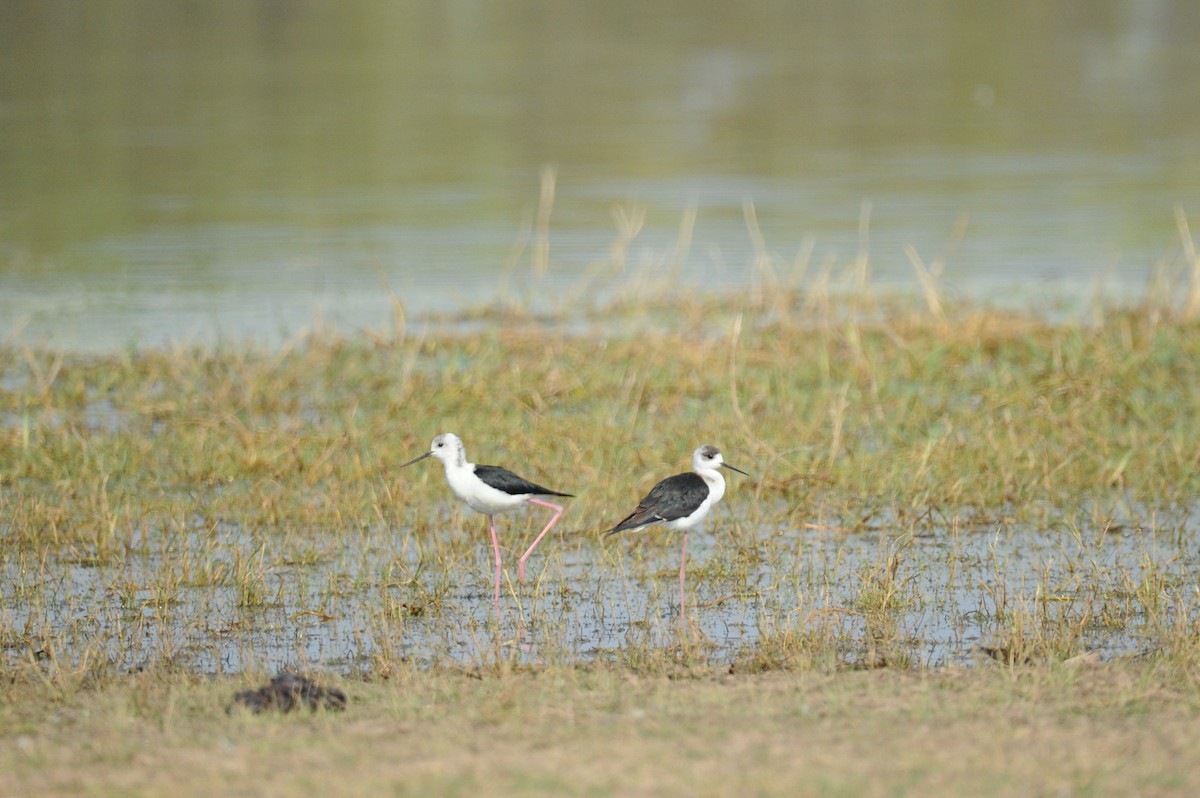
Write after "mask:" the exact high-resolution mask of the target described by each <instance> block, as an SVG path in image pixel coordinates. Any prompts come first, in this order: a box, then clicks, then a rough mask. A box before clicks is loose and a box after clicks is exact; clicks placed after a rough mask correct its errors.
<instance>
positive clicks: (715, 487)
mask: <svg viewBox="0 0 1200 798" xmlns="http://www.w3.org/2000/svg"><path fill="white" fill-rule="evenodd" d="M722 468H728V469H730V470H732V471H736V472H738V473H739V474H746V472H745V471H743V470H742V469H740V468H736V467H734V466H731V465H729V463H726V462H725V460H724V459H723V458H722V457H721V452H720V451H719V450H718V449H717V447H715V446H701V447H700V448H699V449H697V450H696V451H695V452H693V453H692V473H689V474H676V475H675V476H673V477H667V478H666V479H664V480H663V481H662V482H660V483H658V484H657V485H655V486H654V488H653V489H651V491H650V492H649V493H648V494H646V498H644V499H642V500H641V501H640V502H639V503H638V506H637V509H636V510H634V511H633V512H632V513H630V514H629V515H628V516H626V518H625V519H624V520H623V521H621V522H620V523H619V524H617V525H616V526H614V527H613V528H612V529H610V530H608V534H609V535H614V534H616V533H617V532H623V531H625V530H627V529H635V530H636V529H643V528H645V527H648V526H652V525H654V524H661V525H662V526H664V527H666V528H667V529H670V530H673V531H676V532H682V533H683V554H682V555H681V557H680V561H679V614H680V616H681V617H682V616H683V615H684V611H683V608H684V600H683V596H684V593H683V575H684V567H685V566H686V565H687V539H688V536H687V533H688V530H689V529H691V528H692V527H694V526H696V525H697V524H699V523H700V522H701V521H703V520H704V516H706V515H708V511H709V510H711V509H712V507H713V505H714V504H716V503H717V502H719V501H721V497H722V496H724V495H725V478H724V477H723V476H721V471H720V469H722ZM746 476H750V475H749V474H746Z"/></svg>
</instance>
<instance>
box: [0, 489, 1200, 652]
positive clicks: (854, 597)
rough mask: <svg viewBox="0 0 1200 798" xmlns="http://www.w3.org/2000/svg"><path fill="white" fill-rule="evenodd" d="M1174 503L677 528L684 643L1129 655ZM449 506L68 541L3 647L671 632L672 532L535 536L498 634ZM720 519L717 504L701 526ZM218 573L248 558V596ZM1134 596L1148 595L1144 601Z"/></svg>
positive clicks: (1189, 603) (463, 646)
mask: <svg viewBox="0 0 1200 798" xmlns="http://www.w3.org/2000/svg"><path fill="white" fill-rule="evenodd" d="M1196 515H1197V513H1194V512H1193V513H1191V515H1190V516H1181V517H1171V516H1169V515H1163V514H1159V515H1158V516H1153V515H1152V514H1149V513H1147V514H1145V516H1144V517H1143V520H1144V521H1145V523H1144V524H1142V525H1139V524H1138V523H1136V522H1133V523H1129V524H1126V525H1122V526H1116V525H1110V526H1109V527H1108V529H1107V531H1105V530H1104V529H1092V530H1087V531H1083V532H1080V531H1078V530H1077V528H1076V527H1074V526H1073V525H1065V524H1064V525H1056V526H1055V527H1054V528H1051V529H1045V530H1033V529H1028V528H1022V527H1016V526H1013V525H1008V524H1005V523H1002V522H999V523H996V524H995V525H993V526H990V527H976V528H970V529H965V528H960V527H959V525H958V524H953V525H951V526H950V527H945V526H943V527H938V526H930V527H929V528H928V529H927V530H925V531H924V532H922V533H921V534H920V535H919V536H915V537H914V536H911V535H910V536H907V537H898V536H892V535H890V534H888V532H886V531H883V530H881V531H878V532H867V533H855V534H847V533H844V532H839V531H836V530H831V529H819V528H818V529H812V528H802V529H797V528H790V527H779V528H772V529H757V530H745V531H740V532H739V535H740V537H739V538H738V539H736V540H735V539H733V538H732V537H731V535H730V534H729V533H728V532H721V531H716V532H715V533H704V532H701V533H699V534H696V533H693V535H692V537H691V541H690V543H689V582H688V594H687V597H688V607H687V611H688V615H689V619H690V620H691V621H692V622H693V623H694V629H693V631H692V632H690V633H689V635H690V636H689V639H690V640H691V641H693V642H695V641H697V640H703V641H705V642H704V645H703V646H702V650H703V654H702V656H703V657H704V658H705V659H706V660H707V661H709V662H711V663H718V664H723V663H733V662H735V661H738V660H739V659H741V658H745V657H747V656H751V655H753V653H754V651H755V650H756V649H757V648H760V647H763V648H766V649H769V648H770V646H771V642H772V640H777V639H780V636H781V635H784V634H785V633H789V632H790V633H799V634H817V633H820V635H823V637H822V638H821V639H822V640H824V641H825V642H824V643H823V644H821V645H823V647H824V649H825V650H826V651H827V652H829V653H830V654H831V656H833V657H834V659H836V661H838V662H841V663H842V664H844V665H848V666H875V665H879V664H881V663H882V662H884V661H886V662H888V663H889V664H891V665H901V666H937V665H946V664H970V663H972V662H976V661H978V659H979V658H980V656H981V653H980V652H981V650H982V648H983V647H996V646H1000V647H1003V646H1004V645H1007V644H1010V643H1011V640H1009V639H1008V637H1006V635H1007V634H1008V631H1009V630H1010V629H1011V628H1012V627H1013V624H1014V619H1016V618H1022V619H1024V623H1025V629H1026V635H1027V637H1029V638H1030V639H1032V638H1033V637H1035V636H1036V635H1037V634H1038V630H1039V629H1042V630H1043V631H1045V630H1053V629H1062V628H1074V629H1076V632H1075V633H1073V634H1071V635H1070V636H1069V639H1067V640H1066V641H1065V642H1066V647H1067V648H1069V649H1071V650H1075V651H1078V652H1082V651H1092V652H1096V653H1097V655H1098V656H1100V657H1102V658H1111V657H1114V656H1122V655H1129V654H1136V653H1141V652H1144V651H1147V650H1149V649H1152V648H1153V647H1154V646H1155V645H1156V642H1155V641H1156V639H1157V638H1156V635H1157V634H1160V633H1162V632H1163V630H1162V629H1155V628H1152V627H1151V626H1149V625H1148V624H1149V619H1150V618H1151V617H1152V616H1156V617H1157V618H1158V621H1159V622H1165V623H1167V624H1168V626H1169V625H1170V624H1171V623H1173V622H1176V621H1179V620H1190V621H1191V622H1194V621H1195V620H1196V619H1195V618H1190V619H1180V618H1178V616H1177V613H1179V612H1184V613H1193V612H1194V601H1193V600H1192V596H1191V593H1190V592H1189V591H1190V590H1191V589H1192V588H1189V585H1192V586H1194V585H1195V584H1197V583H1198V579H1200V573H1198V571H1200V565H1198V564H1200V557H1198V556H1197V554H1198V553H1200V552H1197V546H1198V545H1200V544H1197V543H1196V541H1195V536H1194V535H1188V534H1184V530H1186V529H1187V528H1188V527H1189V525H1191V526H1194V524H1195V523H1196V521H1197V518H1196V517H1195V516H1196ZM459 522H460V519H459V517H458V515H457V514H455V515H454V516H452V517H450V518H448V519H447V521H446V524H445V527H444V528H445V530H446V531H445V534H446V535H447V536H450V537H448V539H447V541H446V542H443V543H440V544H439V543H438V542H437V541H424V542H420V541H416V540H414V539H412V538H411V537H407V536H405V535H404V534H403V533H400V534H396V532H395V530H388V529H364V530H359V531H357V532H352V533H350V534H336V533H333V532H331V531H328V530H309V531H305V532H304V533H303V534H299V533H293V534H288V535H282V536H281V535H278V534H271V533H268V532H262V533H253V534H252V533H248V532H246V531H243V530H241V529H238V528H236V527H231V526H225V525H215V526H213V525H197V526H195V527H194V528H192V529H190V530H189V531H187V532H186V533H169V534H160V535H153V534H149V535H146V536H145V538H144V539H135V540H131V545H130V546H129V547H127V552H126V554H125V555H124V556H123V557H122V558H119V561H107V560H104V561H101V560H98V559H97V558H91V557H89V556H88V555H87V553H76V555H75V556H73V557H71V558H66V557H56V558H49V559H47V560H46V561H45V562H44V563H41V564H38V565H37V566H36V567H35V566H34V565H32V564H30V563H24V562H22V561H20V560H10V561H9V562H8V563H7V564H6V565H5V568H4V574H3V585H4V590H3V608H2V611H0V621H2V636H0V637H2V639H3V641H4V650H5V655H6V657H7V658H9V659H10V660H11V659H14V658H24V657H28V656H31V655H34V654H35V652H36V651H37V650H40V649H42V648H43V647H45V646H50V645H57V646H59V647H61V649H62V650H60V651H58V652H57V655H58V656H62V657H64V658H67V659H78V658H79V657H81V656H82V652H85V651H89V652H91V654H90V655H91V656H93V657H94V656H97V655H99V656H101V657H103V658H104V659H106V660H108V661H109V662H111V663H112V664H113V665H115V666H117V667H119V668H123V669H124V668H136V667H140V666H143V665H146V664H148V663H152V662H156V661H161V660H163V659H168V660H171V661H175V662H177V663H179V664H182V665H186V666H188V667H192V668H196V669H199V670H202V671H225V672H230V671H232V672H236V671H240V670H242V669H244V668H246V667H248V666H257V667H261V668H263V669H265V670H269V671H275V670H279V669H282V668H285V667H300V668H304V667H308V668H312V667H316V668H321V669H327V670H342V671H347V672H350V671H360V670H367V671H370V670H371V669H372V668H373V667H374V666H375V664H376V663H377V662H379V661H386V660H389V659H395V658H398V657H402V658H405V659H407V660H409V661H412V662H415V663H417V664H420V665H430V664H435V663H437V664H462V665H474V664H480V663H486V662H490V661H493V660H494V658H495V656H496V655H497V651H498V650H499V651H501V652H504V653H503V654H502V655H503V656H506V657H516V658H517V659H519V660H523V661H529V662H545V661H559V662H586V661H590V660H594V659H616V660H620V661H626V660H630V661H632V660H633V659H634V658H636V657H637V656H638V655H639V654H645V653H646V652H652V651H656V650H663V649H671V648H672V647H673V646H675V645H676V644H677V643H678V641H679V638H678V633H679V623H678V621H679V606H678V593H677V584H678V583H677V580H676V573H677V568H678V553H679V550H678V543H679V540H678V538H677V537H675V536H672V535H669V534H667V533H661V532H659V533H655V532H649V533H645V534H643V535H641V536H632V535H629V536H624V537H616V538H612V539H609V540H607V541H604V542H602V543H601V542H598V541H597V540H596V539H595V538H594V537H593V536H591V535H586V534H582V533H575V532H570V531H567V532H564V533H563V535H562V536H561V537H559V538H557V539H554V540H550V539H548V540H547V541H544V542H543V544H542V546H541V547H539V550H538V555H537V556H535V557H534V558H532V559H531V561H530V569H529V577H530V581H529V582H528V583H527V584H526V585H524V586H518V587H514V586H513V585H511V584H510V585H508V589H506V593H505V595H504V596H503V612H504V621H503V625H502V627H501V628H500V629H499V631H498V630H497V628H496V626H495V625H494V620H493V605H492V595H491V561H490V554H491V553H490V548H489V547H488V546H487V545H486V531H485V530H484V529H483V527H482V525H481V523H479V519H478V518H475V517H471V518H467V519H466V524H467V526H466V527H465V528H464V529H463V531H462V532H461V533H460V532H459V531H458V528H457V527H458V525H459ZM729 523H730V519H729V516H728V515H721V516H720V521H719V522H718V526H717V527H716V529H717V530H719V529H720V528H721V527H726V528H728V525H729ZM512 529H515V530H519V531H520V532H521V534H524V532H526V531H532V530H531V529H528V530H527V529H525V528H523V527H522V526H521V525H520V524H518V525H517V526H516V527H513V528H512ZM1072 529H1076V531H1071V530H1072ZM508 531H509V528H507V527H502V529H501V534H502V537H503V536H505V533H506V532H508ZM510 534H512V533H511V532H510ZM472 536H474V537H472ZM514 548H515V547H514ZM506 556H507V557H510V558H511V559H512V560H513V561H515V555H511V554H506ZM889 565H890V566H891V567H892V577H891V578H890V579H884V578H882V575H883V574H885V573H887V572H888V568H889ZM239 570H240V571H241V572H243V573H248V574H251V575H253V578H251V579H250V580H248V582H249V584H251V585H252V589H251V592H253V594H254V597H253V598H252V600H250V601H245V600H244V598H245V596H246V595H247V591H246V590H245V589H244V588H241V587H239V580H238V579H237V577H236V574H237V573H239ZM202 571H203V573H202ZM506 577H507V578H509V579H515V573H511V574H507V575H506ZM886 585H891V586H893V589H894V595H893V597H892V598H891V600H889V601H887V602H886V608H885V609H883V610H878V609H877V608H878V607H879V606H881V604H882V602H880V601H878V600H876V599H872V598H870V596H872V595H875V596H878V588H879V587H880V586H886ZM872 591H875V592H872ZM1177 599H1180V600H1178V601H1177ZM1146 602H1153V603H1155V604H1156V605H1157V610H1156V611H1155V612H1154V613H1147V611H1146V610H1147V606H1146ZM1060 621H1067V623H1065V624H1060ZM52 641H54V642H52ZM497 643H499V649H498V648H497ZM517 644H520V645H519V646H517ZM514 646H516V647H514Z"/></svg>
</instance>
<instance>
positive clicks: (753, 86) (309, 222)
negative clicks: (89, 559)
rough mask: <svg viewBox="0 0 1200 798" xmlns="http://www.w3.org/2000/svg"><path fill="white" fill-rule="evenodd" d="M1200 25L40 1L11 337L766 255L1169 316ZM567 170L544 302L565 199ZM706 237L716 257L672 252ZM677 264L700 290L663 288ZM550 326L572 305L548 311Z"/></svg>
mask: <svg viewBox="0 0 1200 798" xmlns="http://www.w3.org/2000/svg"><path fill="white" fill-rule="evenodd" d="M1198 40H1200V5H1198V4H1196V3H1194V2H1189V0H1126V1H1125V2H1117V1H1116V0H1064V1H1063V2H1059V3H1051V4H1047V3H1043V2H1036V1H1035V0H1015V2H1010V3H1004V4H976V3H971V4H964V3H959V2H955V1H954V0H915V1H914V2H908V3H902V4H900V3H891V2H884V0H855V1H854V2H845V3H815V2H799V3H792V2H770V1H769V0H751V1H750V2H743V3H735V4H730V3H715V2H686V3H685V2H679V1H678V0H667V1H666V2H658V3H652V4H646V3H639V2H629V0H614V1H613V2H605V3H584V4H578V3H571V4H556V3H541V2H533V1H532V0H512V1H510V2H500V3H481V2H473V1H472V0H457V1H456V2H448V3H437V4H430V3H414V2H371V1H370V0H362V1H360V2H350V3H320V2H296V3H280V2H267V1H266V0H263V1H261V2H240V1H239V2H233V1H232V0H217V1H216V2H210V3H199V4H194V3H161V2H157V0H113V2H108V3H81V2H73V1H68V0H36V2H35V1H34V0H11V1H10V2H6V3H4V4H3V5H2V6H0V142H2V146H0V337H3V338H4V339H10V338H12V337H14V336H19V337H20V338H21V339H22V340H33V341H44V342H50V343H51V344H53V345H56V346H64V347H68V348H80V349H89V348H90V349H96V348H99V349H105V348H113V347H120V346H123V345H125V344H126V343H128V342H130V341H134V340H138V341H142V342H144V343H150V344H156V343H160V342H162V341H163V340H164V339H174V340H184V341H191V340H201V341H211V340H213V339H214V338H216V337H219V336H223V337H232V338H235V339H243V338H247V337H252V338H254V339H255V340H258V341H263V342H268V343H270V342H275V341H278V340H279V339H280V337H281V336H283V335H285V334H286V333H287V332H288V331H289V330H290V331H295V330H296V329H297V328H300V327H302V326H303V325H305V324H307V323H309V322H311V321H312V320H313V318H314V311H315V309H317V308H320V309H321V311H322V313H323V315H324V317H325V318H327V319H331V320H332V321H333V322H335V323H337V324H340V325H343V326H346V327H349V328H354V327H359V326H379V325H383V324H385V323H386V322H387V320H388V319H389V318H390V314H391V311H392V305H391V301H390V299H389V297H388V295H387V294H388V291H385V290H383V287H384V286H387V287H388V289H390V291H392V292H394V293H395V295H396V296H397V297H398V298H399V299H400V300H401V301H402V302H403V303H404V304H405V305H406V306H407V308H408V310H409V312H410V313H415V314H420V313H423V312H428V311H446V310H454V309H456V308H460V307H462V306H463V305H464V304H472V303H479V302H483V301H486V300H488V299H489V298H491V297H493V296H494V295H495V293H496V291H497V287H498V286H499V285H500V284H501V275H502V274H503V273H505V272H509V273H511V275H514V277H513V279H514V280H515V281H516V283H517V285H518V287H520V286H522V285H524V286H525V288H526V289H527V290H533V289H535V288H541V289H544V290H546V291H547V292H548V293H551V294H553V292H554V291H555V290H559V289H561V288H562V287H563V286H565V285H570V284H572V283H573V281H575V280H577V279H578V276H579V275H580V274H582V273H584V272H586V271H587V270H588V269H589V268H596V267H597V265H601V266H603V265H605V264H609V265H611V264H610V258H611V253H610V247H611V245H612V244H613V242H614V241H615V240H616V238H617V235H618V233H617V225H616V223H615V221H614V208H622V209H624V212H625V213H626V214H627V215H636V214H637V213H639V212H644V214H645V216H644V224H643V226H642V227H641V230H640V233H639V235H638V237H637V238H636V239H635V240H634V243H633V245H632V247H631V249H630V251H629V258H628V265H629V267H630V268H635V267H636V268H643V269H651V270H652V269H655V268H665V267H667V266H669V265H679V266H681V268H682V273H683V275H684V280H685V284H686V285H687V286H690V287H702V286H704V285H706V284H716V285H718V286H720V285H736V284H738V283H739V282H741V281H742V280H744V279H745V278H744V275H745V272H746V269H747V266H748V264H749V263H750V261H751V258H752V255H753V243H752V239H751V237H750V235H748V233H747V226H746V223H745V220H744V215H743V213H744V206H745V204H746V203H747V202H752V203H753V204H754V207H755V209H756V211H757V216H758V221H759V224H760V225H761V227H762V232H763V235H764V238H765V241H766V245H767V248H768V249H769V250H770V251H771V252H772V253H775V254H777V255H778V256H779V257H780V258H781V263H783V264H787V263H790V262H791V261H792V260H793V259H794V258H795V257H796V255H797V253H802V252H806V251H808V248H809V247H811V263H813V264H815V265H817V266H819V265H821V264H828V263H831V262H832V263H838V264H844V263H848V262H850V261H851V260H852V259H853V258H854V257H855V256H856V254H857V253H858V252H859V248H860V237H859V223H860V219H861V218H862V215H863V209H864V206H865V205H869V207H870V238H869V242H868V243H867V249H866V251H867V253H868V254H869V257H870V260H871V264H872V270H873V274H874V276H875V277H876V279H877V280H878V281H879V282H882V283H888V282H896V281H899V282H902V283H905V284H911V282H912V267H911V265H910V263H909V260H908V257H907V256H906V255H905V251H904V249H905V247H906V246H907V245H912V246H913V247H915V248H916V249H917V251H918V252H920V253H921V255H922V257H923V258H924V259H925V260H926V261H927V262H930V261H932V260H933V259H934V258H936V257H938V256H939V255H944V256H945V283H946V285H947V286H948V287H949V288H950V289H951V290H953V291H956V292H960V293H965V294H968V295H977V296H984V297H987V298H990V299H1002V300H1003V299H1010V300H1015V301H1018V302H1026V303H1028V302H1032V303H1034V304H1036V303H1038V302H1044V301H1046V300H1045V299H1044V296H1046V295H1047V294H1050V295H1053V296H1057V297H1060V298H1062V297H1066V298H1068V299H1070V298H1078V297H1079V296H1081V295H1083V294H1088V293H1090V292H1091V291H1092V290H1093V289H1095V288H1096V287H1097V285H1098V284H1099V283H1100V282H1101V281H1104V284H1105V285H1106V286H1107V288H1108V290H1110V291H1111V292H1112V293H1113V294H1114V295H1116V296H1118V297H1124V298H1130V297H1132V296H1136V295H1138V294H1140V292H1141V290H1142V288H1143V286H1144V285H1145V282H1146V279H1147V276H1148V275H1149V274H1150V273H1151V271H1152V270H1153V269H1154V268H1155V266H1156V264H1159V263H1161V262H1167V263H1174V264H1175V265H1178V263H1179V260H1178V253H1177V252H1176V250H1177V249H1178V242H1179V237H1178V233H1177V230H1176V209H1177V208H1181V209H1182V210H1183V211H1184V213H1185V214H1186V215H1187V218H1189V219H1190V221H1191V225H1192V227H1193V229H1195V228H1196V227H1198V226H1200V136H1198V135H1197V131H1200V103H1196V102H1195V101H1194V94H1195V88H1196V82H1197V75H1200V48H1197V47H1196V44H1195V43H1196V42H1197V41H1198ZM547 167H553V168H554V169H555V170H556V171H555V174H556V183H555V190H556V191H555V198H554V199H555V201H554V206H553V213H552V215H551V217H550V219H549V225H548V230H549V239H548V241H549V259H548V266H549V273H550V277H549V279H548V280H546V281H544V282H542V283H538V284H536V285H534V284H529V283H524V282H522V281H523V280H525V278H526V276H527V275H528V274H530V273H531V271H532V270H533V269H532V266H533V265H534V264H535V263H536V262H537V261H536V259H537V257H538V255H537V253H538V252H539V249H538V247H537V246H536V245H535V244H536V240H535V239H536V230H537V224H536V222H535V217H536V207H537V203H538V197H539V191H540V189H539V181H540V175H541V174H542V171H543V169H545V168H547ZM689 210H694V211H695V212H696V214H697V216H696V222H695V226H694V231H693V233H692V236H691V239H690V246H688V247H687V248H686V250H685V251H682V252H679V253H676V254H673V255H668V254H665V253H670V252H671V248H672V246H673V244H674V242H675V240H676V238H677V236H678V230H679V227H680V224H681V220H682V219H683V218H684V217H685V216H686V214H687V213H688V212H689ZM671 260H675V261H678V263H676V264H671V263H668V261H671ZM535 301H545V302H548V303H551V304H552V303H553V300H552V299H549V300H547V299H535Z"/></svg>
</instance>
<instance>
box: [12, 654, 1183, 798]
mask: <svg viewBox="0 0 1200 798" xmlns="http://www.w3.org/2000/svg"><path fill="white" fill-rule="evenodd" d="M251 683H252V682H251V679H250V677H238V678H236V679H232V678H224V677H222V678H218V679H208V678H202V677H196V676H192V675H188V674H179V673H175V674H162V673H159V674H154V673H146V674H139V675H134V676H129V677H118V678H115V679H112V680H107V681H105V683H104V684H102V685H101V686H98V687H92V688H86V689H85V688H79V687H74V688H72V687H69V686H67V687H64V686H63V685H62V684H61V683H55V682H53V681H37V680H31V679H28V678H26V677H19V678H17V679H16V680H14V681H13V682H11V683H10V684H9V685H8V686H7V687H6V688H5V689H4V693H3V703H2V704H0V794H3V795H39V796H53V795H77V794H89V795H138V794H145V795H165V794H171V795H176V796H184V795H213V794H243V795H295V794H321V795H382V794H401V795H560V794H578V795H847V796H850V795H854V796H858V795H889V796H891V795H923V796H924V795H1056V796H1057V795H1072V796H1076V795H1097V796H1098V795H1135V794H1136V795H1194V794H1196V792H1197V790H1198V789H1200V738H1198V736H1197V735H1196V733H1195V731H1196V726H1197V708H1198V707H1200V690H1198V689H1197V685H1196V679H1195V669H1194V668H1192V667H1191V666H1188V665H1183V664H1182V663H1181V662H1180V661H1179V660H1178V659H1173V660H1170V661H1166V660H1163V661H1159V662H1157V663H1155V662H1138V663H1116V664H1110V665H1100V666H1081V667H1072V666H1070V665H1063V664H1057V665H1048V666H1044V667H1043V666H1038V667H1018V668H1008V667H1004V666H998V665H993V664H985V665H983V666H981V667H979V668H973V669H956V670H948V671H921V672H912V671H899V670H877V671H860V672H838V673H816V672H773V673H765V674H755V675H750V674H711V673H698V672H696V671H681V672H678V673H674V674H668V673H654V674H636V673H631V672H630V671H627V670H619V669H608V668H592V669H579V668H550V669H546V670H522V671H510V670H507V669H504V668H501V669H500V670H492V671H488V672H480V673H465V672H462V671H453V670H434V671H417V670H411V671H400V672H397V673H395V674H394V675H393V677H392V678H391V679H388V680H386V681H377V682H359V681H353V680H347V681H342V682H339V686H340V687H342V688H343V689H344V690H345V691H346V692H347V693H348V695H349V697H350V703H349V706H348V708H347V709H346V711H345V712H342V713H329V712H320V713H316V714H309V713H307V712H305V713H301V714H292V715H270V716H252V715H248V714H245V713H243V712H241V711H237V712H234V713H233V714H231V715H227V714H226V712H225V705H226V704H227V703H228V702H229V699H230V698H231V697H232V695H233V693H234V692H235V691H236V690H239V689H243V688H245V687H247V686H251Z"/></svg>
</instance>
